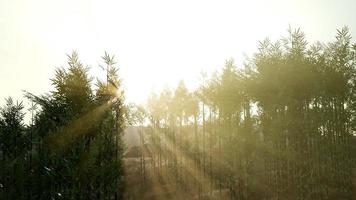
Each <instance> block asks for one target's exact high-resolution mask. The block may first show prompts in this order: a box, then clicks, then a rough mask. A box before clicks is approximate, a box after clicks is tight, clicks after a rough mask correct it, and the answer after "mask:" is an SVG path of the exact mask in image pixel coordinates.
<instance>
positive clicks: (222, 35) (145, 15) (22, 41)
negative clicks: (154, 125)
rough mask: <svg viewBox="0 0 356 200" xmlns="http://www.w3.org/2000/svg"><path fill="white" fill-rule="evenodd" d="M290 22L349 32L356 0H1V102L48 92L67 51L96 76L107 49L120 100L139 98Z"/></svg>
mask: <svg viewBox="0 0 356 200" xmlns="http://www.w3.org/2000/svg"><path fill="white" fill-rule="evenodd" d="M289 24H290V25H291V26H292V27H300V28H302V30H303V31H304V32H305V33H306V35H307V39H308V40H309V42H314V41H316V40H321V41H330V40H333V39H334V35H335V33H336V28H341V27H342V26H344V25H348V26H349V27H350V29H351V32H352V35H353V36H355V33H356V1H355V0H349V1H347V0H344V1H337V0H335V1H327V0H318V1H311V0H310V1H307V0H295V1H289V2H287V1H285V0H280V1H278V0H275V1H266V0H260V1H258V0H256V1H251V0H245V1H237V0H235V1H225V0H216V1H209V0H202V1H195V0H177V1H170V0H150V1H149V0H142V1H138V0H127V1H119V0H112V1H111V0H97V1H95V0H93V1H89V0H88V1H84V0H82V1H79V0H58V1H51V0H31V1H28V0H24V1H20V0H0V103H3V99H4V98H5V97H8V96H13V97H15V98H16V99H21V95H22V90H27V91H30V92H33V93H35V94H42V93H44V92H48V91H49V90H50V88H51V86H50V80H49V79H50V78H52V77H53V76H54V70H55V68H56V67H59V66H66V61H67V57H66V54H68V53H71V51H72V50H77V51H78V53H79V56H80V58H81V60H82V62H83V63H84V64H88V65H89V66H91V68H92V71H91V74H92V75H93V76H94V75H95V76H97V75H98V76H100V77H103V76H104V74H103V72H102V71H101V70H100V68H99V67H97V66H98V64H99V63H100V62H101V56H102V55H103V54H104V51H105V50H106V51H107V52H109V53H110V54H114V55H115V56H116V59H117V62H118V66H119V69H120V76H121V78H122V79H123V84H124V87H125V90H126V97H127V100H128V101H133V102H136V103H141V102H143V101H144V100H145V98H146V96H147V95H148V94H149V93H150V92H151V90H152V89H157V90H160V89H161V88H163V87H165V86H170V87H174V86H175V85H176V83H177V82H178V81H179V80H180V79H183V80H185V82H186V84H187V86H188V87H189V88H194V87H195V86H196V85H197V84H198V80H199V76H200V72H201V71H202V70H204V71H207V72H212V71H214V70H215V69H219V68H220V67H222V66H223V65H224V62H225V60H226V59H229V58H234V59H235V61H236V63H237V64H238V65H239V64H240V65H241V63H242V62H243V60H244V54H246V55H248V56H250V55H251V54H252V53H253V52H254V50H255V49H256V45H257V41H258V40H262V39H264V38H265V37H270V38H271V39H276V38H280V36H282V35H285V34H286V30H287V28H288V25H289Z"/></svg>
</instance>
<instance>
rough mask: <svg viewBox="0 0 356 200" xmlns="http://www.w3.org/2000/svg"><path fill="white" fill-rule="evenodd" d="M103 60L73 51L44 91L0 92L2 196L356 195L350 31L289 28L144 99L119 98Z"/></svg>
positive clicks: (354, 55)
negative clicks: (322, 33) (309, 37)
mask: <svg viewBox="0 0 356 200" xmlns="http://www.w3.org/2000/svg"><path fill="white" fill-rule="evenodd" d="M100 63H101V64H100V66H101V67H102V69H103V71H104V73H105V74H106V75H105V78H104V79H100V78H96V77H92V76H90V75H89V74H88V71H89V67H88V66H87V65H85V64H83V63H82V61H81V60H80V57H79V56H78V53H77V52H75V51H74V52H73V53H71V54H69V55H68V58H67V66H65V67H60V68H57V69H56V71H55V75H54V76H53V77H52V78H51V79H50V81H51V84H52V86H53V87H52V88H53V89H52V90H51V91H50V92H48V93H43V94H39V95H35V94H33V93H31V91H23V99H19V100H16V99H13V98H11V97H8V98H6V101H5V104H4V105H2V107H1V111H0V153H1V154H0V158H1V159H0V175H1V176H0V199H4V200H7V199H19V200H21V199H38V200H42V199H43V200H50V199H69V200H70V199H73V200H74V199H78V200H80V199H97V200H100V199H115V200H117V199H252V200H255V199H256V200H259V199H266V200H267V199H282V200H283V199H296V200H297V199H298V200H307V199H310V200H311V199H313V200H314V199H320V200H323V199H330V200H334V199H340V200H341V199H350V200H351V199H356V162H355V161H356V160H355V159H356V123H355V122H356V121H355V120H356V43H355V42H354V41H353V40H352V38H351V34H350V31H349V29H348V28H347V27H344V28H341V29H337V31H336V37H335V38H334V39H333V40H331V41H330V42H328V43H322V42H316V43H308V42H307V41H306V39H305V35H304V33H303V32H302V31H301V30H300V29H291V28H290V29H288V32H287V33H286V34H284V36H283V37H281V38H280V39H277V40H275V41H273V40H269V39H266V40H262V41H260V42H259V44H258V48H257V51H256V52H255V53H254V54H253V55H251V57H249V58H248V59H246V60H245V61H244V62H243V63H244V64H243V65H242V66H237V65H236V64H235V61H234V60H233V59H228V60H226V61H225V65H223V66H221V68H220V69H219V70H217V71H216V72H215V73H211V74H207V73H201V75H200V79H199V80H197V81H199V87H197V88H196V89H194V90H190V89H188V88H187V87H186V85H185V82H184V81H180V82H179V83H177V84H176V87H175V88H166V89H163V90H162V91H155V92H152V93H151V94H150V95H149V96H148V97H147V102H146V103H144V104H142V105H138V104H134V103H130V102H127V101H126V100H125V91H124V88H123V87H122V85H121V75H120V70H119V68H118V67H117V66H118V64H117V60H116V57H114V56H113V55H111V54H108V53H106V52H105V53H104V55H103V57H102V59H101V61H100ZM95 78H96V79H95ZM24 100H26V101H28V102H31V106H30V107H29V108H28V109H25V106H24V103H23V101H24ZM26 115H27V116H28V118H29V120H28V122H26V120H25V116H26Z"/></svg>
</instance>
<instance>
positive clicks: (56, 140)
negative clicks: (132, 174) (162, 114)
mask: <svg viewBox="0 0 356 200" xmlns="http://www.w3.org/2000/svg"><path fill="white" fill-rule="evenodd" d="M103 61H104V63H105V66H104V68H103V69H104V70H105V73H106V74H107V79H106V80H105V81H100V80H97V81H96V84H95V86H96V87H95V89H93V87H92V86H93V84H92V82H93V81H92V78H90V77H89V75H88V67H85V66H84V65H83V64H82V63H81V62H80V61H79V59H78V55H77V53H76V52H73V53H72V55H70V56H68V67H67V68H58V69H57V70H56V73H55V77H54V78H53V79H51V81H52V86H53V88H54V89H53V90H52V91H51V92H50V93H48V94H44V95H40V96H36V95H33V94H31V93H28V92H26V94H25V97H26V98H27V99H28V100H30V101H31V102H32V106H31V108H30V109H29V115H30V116H31V119H30V123H29V124H28V125H26V124H25V123H24V116H25V113H26V111H25V110H24V105H23V103H21V102H14V101H13V100H12V99H11V98H8V99H7V100H6V105H4V106H3V107H2V108H1V109H0V199H4V200H6V199H43V200H49V199H105V200H107V199H122V198H123V189H124V178H123V173H124V172H123V162H122V156H123V149H124V148H123V143H122V139H121V138H122V134H123V129H124V126H125V119H124V115H125V113H126V111H125V106H124V104H123V100H124V98H123V91H122V90H121V86H120V80H119V77H118V73H117V72H118V71H117V68H116V67H115V61H114V59H113V57H112V56H109V55H108V54H106V53H105V56H103Z"/></svg>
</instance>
